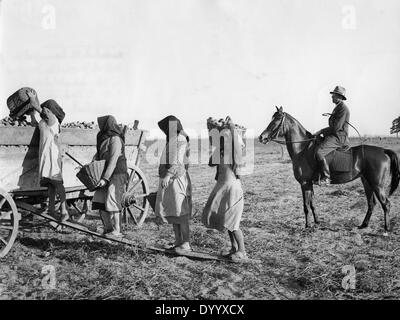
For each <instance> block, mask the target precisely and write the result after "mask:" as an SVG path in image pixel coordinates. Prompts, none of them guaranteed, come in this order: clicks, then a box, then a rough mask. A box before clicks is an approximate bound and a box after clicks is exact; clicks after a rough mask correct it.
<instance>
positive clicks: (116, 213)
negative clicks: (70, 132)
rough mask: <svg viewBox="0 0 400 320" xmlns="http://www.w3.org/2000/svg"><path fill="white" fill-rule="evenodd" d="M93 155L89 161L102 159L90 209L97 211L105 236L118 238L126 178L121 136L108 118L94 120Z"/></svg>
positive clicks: (120, 234)
mask: <svg viewBox="0 0 400 320" xmlns="http://www.w3.org/2000/svg"><path fill="white" fill-rule="evenodd" d="M97 122H98V125H99V129H100V131H99V133H98V134H97V143H96V145H97V147H96V148H97V153H96V154H95V156H94V158H93V160H106V166H105V169H104V172H103V175H102V178H101V180H100V181H99V184H98V189H97V190H96V191H95V193H94V195H93V200H92V202H93V204H92V209H93V210H96V209H97V210H99V211H100V217H101V220H102V221H103V225H104V232H103V234H104V235H105V236H106V237H109V238H113V237H122V233H121V229H120V213H121V210H122V206H121V201H122V195H123V193H124V191H125V185H126V183H127V179H128V169H127V163H126V157H125V137H124V136H123V132H122V129H121V128H120V127H119V125H118V124H117V121H116V120H115V118H114V117H113V116H111V115H107V116H103V117H99V118H97Z"/></svg>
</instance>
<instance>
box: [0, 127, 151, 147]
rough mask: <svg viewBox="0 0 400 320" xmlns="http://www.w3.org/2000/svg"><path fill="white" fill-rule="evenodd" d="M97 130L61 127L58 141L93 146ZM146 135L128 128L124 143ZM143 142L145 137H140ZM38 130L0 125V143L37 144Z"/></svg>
mask: <svg viewBox="0 0 400 320" xmlns="http://www.w3.org/2000/svg"><path fill="white" fill-rule="evenodd" d="M97 133H98V130H94V129H80V128H62V129H61V134H60V143H62V144H66V145H70V146H95V145H96V136H97ZM142 133H143V135H144V137H146V136H147V134H148V132H147V131H143V130H128V131H127V133H126V135H125V145H127V146H137V145H138V143H139V140H140V137H141V135H142ZM142 140H143V141H142V143H144V141H145V139H142ZM38 144H39V130H38V129H37V128H35V127H0V145H4V146H31V147H32V146H37V145H38Z"/></svg>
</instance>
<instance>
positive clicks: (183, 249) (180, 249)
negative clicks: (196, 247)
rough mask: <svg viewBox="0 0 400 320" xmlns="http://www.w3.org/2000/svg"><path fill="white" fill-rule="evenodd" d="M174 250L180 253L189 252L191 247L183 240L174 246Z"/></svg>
mask: <svg viewBox="0 0 400 320" xmlns="http://www.w3.org/2000/svg"><path fill="white" fill-rule="evenodd" d="M174 251H175V252H176V253H178V254H180V253H186V252H190V251H192V248H191V247H190V244H189V242H184V243H182V244H181V245H179V246H176V247H175V248H174Z"/></svg>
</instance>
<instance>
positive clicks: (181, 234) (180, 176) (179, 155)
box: [155, 116, 192, 253]
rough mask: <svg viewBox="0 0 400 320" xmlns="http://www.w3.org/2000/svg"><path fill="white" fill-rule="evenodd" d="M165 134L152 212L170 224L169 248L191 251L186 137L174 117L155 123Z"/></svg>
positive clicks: (187, 143)
mask: <svg viewBox="0 0 400 320" xmlns="http://www.w3.org/2000/svg"><path fill="white" fill-rule="evenodd" d="M158 126H159V127H160V129H161V130H162V131H163V132H164V134H165V135H166V138H167V140H166V145H165V148H164V150H163V153H162V155H161V159H160V166H159V169H158V173H159V176H160V182H159V187H158V191H157V198H156V206H155V213H156V215H157V216H158V217H159V218H161V220H162V221H163V222H167V223H169V224H172V226H173V229H174V233H175V243H174V245H173V246H171V247H170V248H169V249H173V250H175V251H176V252H177V253H179V252H182V251H183V252H184V251H191V247H190V244H189V219H190V218H191V215H192V186H191V182H190V177H189V173H188V167H189V166H188V156H189V137H188V136H187V134H186V133H185V131H184V130H183V127H182V124H181V122H180V121H179V119H177V118H176V117H175V116H168V117H166V118H164V119H162V120H161V121H159V122H158Z"/></svg>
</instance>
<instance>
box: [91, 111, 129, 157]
mask: <svg viewBox="0 0 400 320" xmlns="http://www.w3.org/2000/svg"><path fill="white" fill-rule="evenodd" d="M97 123H98V125H99V129H100V131H99V133H98V134H97V143H96V147H97V152H98V153H100V146H101V144H102V143H103V142H104V141H105V140H107V139H108V138H111V137H114V136H118V137H120V138H121V140H122V142H123V143H125V137H124V135H123V133H122V130H121V128H120V126H119V125H118V124H117V120H115V118H114V117H113V116H111V115H107V116H103V117H98V118H97Z"/></svg>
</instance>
